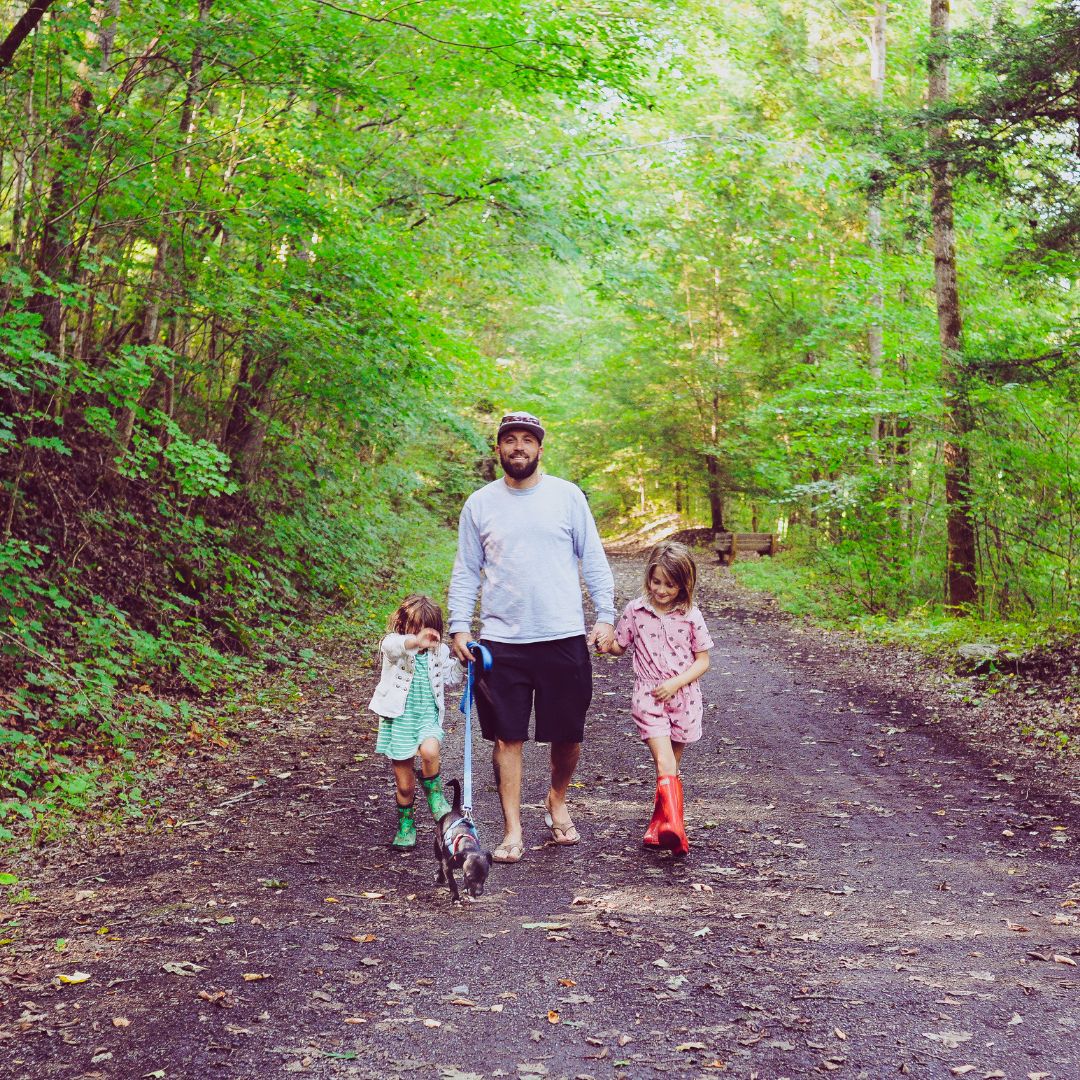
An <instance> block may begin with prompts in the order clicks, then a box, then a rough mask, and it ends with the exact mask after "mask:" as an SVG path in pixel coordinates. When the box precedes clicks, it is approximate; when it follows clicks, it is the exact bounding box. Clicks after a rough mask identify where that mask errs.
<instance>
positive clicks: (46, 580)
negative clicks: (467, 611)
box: [0, 478, 454, 848]
mask: <svg viewBox="0 0 1080 1080" xmlns="http://www.w3.org/2000/svg"><path fill="white" fill-rule="evenodd" d="M398 479H399V480H400V479H401V478H398ZM383 482H385V478H382V479H381V480H380V483H383ZM294 494H295V493H294ZM326 494H327V493H326V492H325V491H321V492H315V491H312V492H308V493H306V495H304V496H303V497H300V498H295V499H294V503H293V505H292V507H291V508H290V509H289V510H288V511H285V510H281V511H279V512H276V513H263V514H259V513H257V512H256V511H255V510H254V509H253V508H251V507H246V506H240V507H238V506H235V505H234V506H232V507H229V508H228V512H222V511H223V507H221V506H220V505H213V504H211V505H210V506H208V507H204V508H203V512H202V513H197V512H195V508H194V507H192V506H191V505H188V506H187V507H185V508H184V509H183V510H181V511H176V510H175V509H170V508H168V507H156V508H153V507H145V506H143V507H139V508H137V510H138V512H135V509H133V508H127V509H121V510H120V511H118V512H116V513H112V512H110V513H109V514H108V515H107V516H106V515H105V514H104V513H95V512H94V511H90V512H89V513H87V514H86V515H85V516H84V518H83V521H84V523H85V528H86V529H87V532H88V539H87V550H88V551H90V552H92V555H93V557H91V558H89V559H85V560H83V561H82V562H81V563H77V564H76V565H75V566H65V565H63V564H62V563H61V561H60V560H57V559H55V558H52V553H51V552H50V550H49V547H48V545H47V544H38V545H34V544H30V543H28V542H26V541H23V540H18V539H9V540H8V541H7V542H5V543H2V544H0V620H2V622H0V664H2V668H3V671H2V674H3V686H4V690H3V692H2V693H0V848H2V847H4V846H8V847H10V846H12V845H15V846H21V845H23V844H26V843H29V844H34V843H39V842H43V841H45V840H49V839H53V838H55V837H57V836H59V835H62V833H63V832H64V831H65V830H66V829H67V828H68V827H69V825H70V824H71V822H72V821H73V820H75V819H79V818H82V819H85V818H86V817H87V816H96V817H98V818H103V819H124V818H131V817H141V816H143V815H144V814H145V813H146V812H147V809H148V807H147V800H146V798H145V796H144V789H145V787H146V780H147V778H148V776H149V775H150V774H151V773H152V772H153V770H154V768H155V766H156V765H157V764H158V763H160V762H161V760H163V759H165V758H168V757H170V756H172V755H175V754H177V753H184V752H186V751H192V750H195V749H201V748H205V747H206V746H207V745H208V744H209V745H216V746H218V747H225V746H227V745H228V742H229V739H230V738H231V732H232V731H233V728H234V726H235V715H236V712H237V708H236V702H237V700H238V699H239V697H240V696H242V695H243V694H245V693H246V689H245V688H246V687H248V686H250V685H251V684H252V681H253V680H254V679H255V678H256V677H257V676H259V677H261V676H270V677H272V678H273V679H275V680H276V681H277V682H278V683H279V684H281V685H282V686H284V685H287V684H288V683H289V682H290V681H303V680H307V679H311V678H314V677H317V674H318V670H319V667H320V663H321V660H320V654H321V653H323V652H324V651H325V650H326V649H328V648H330V646H331V645H332V643H333V642H334V641H335V640H338V641H350V642H353V643H355V644H356V645H357V646H358V647H359V646H362V645H368V644H372V643H377V641H378V637H379V635H380V634H381V632H382V629H383V627H384V626H385V624H386V620H387V618H388V617H389V614H390V612H391V611H392V609H393V607H394V606H395V604H396V597H397V596H398V595H399V594H400V593H401V592H404V591H430V592H432V593H433V595H435V596H437V597H439V598H440V599H441V598H442V595H443V594H444V593H445V583H446V581H447V579H448V577H449V568H450V563H451V561H452V559H453V548H454V534H453V532H452V530H451V529H450V528H448V526H447V524H446V515H445V513H439V512H438V510H439V509H440V508H432V507H430V506H428V505H426V504H425V503H424V502H423V501H419V500H417V499H410V498H408V494H409V493H408V491H405V492H403V495H404V496H405V497H403V498H400V499H394V500H387V499H386V497H385V489H380V488H379V485H378V484H375V483H373V484H372V497H371V498H364V497H363V494H362V493H360V494H357V493H356V492H355V491H354V492H353V493H352V494H353V498H352V500H351V501H350V502H346V501H345V500H344V499H342V498H341V497H340V494H339V493H333V494H334V496H335V497H334V498H332V499H327V498H326ZM380 494H381V498H380V497H378V496H379V495H380ZM312 627H315V629H314V630H312Z"/></svg>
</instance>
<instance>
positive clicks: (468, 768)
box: [460, 641, 491, 821]
mask: <svg viewBox="0 0 1080 1080" xmlns="http://www.w3.org/2000/svg"><path fill="white" fill-rule="evenodd" d="M465 648H466V649H468V650H469V655H470V656H471V657H473V659H472V660H470V661H469V668H468V673H467V674H466V676H465V692H464V693H463V694H462V695H461V706H460V708H461V711H462V712H463V713H464V714H465V754H464V758H465V760H464V762H463V764H462V769H461V774H462V775H461V781H462V783H461V786H462V792H461V809H462V810H463V811H464V813H465V817H466V818H468V819H469V820H470V821H471V820H472V704H473V683H474V682H475V680H476V664H477V663H479V664H480V665H481V667H482V668H483V669H484V671H490V670H491V652H490V650H489V649H488V648H487V647H486V646H484V645H481V644H480V642H478V641H470V642H469V644H468V645H466V646H465Z"/></svg>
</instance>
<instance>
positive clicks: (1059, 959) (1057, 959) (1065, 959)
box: [1039, 953, 1076, 1076]
mask: <svg viewBox="0 0 1080 1080" xmlns="http://www.w3.org/2000/svg"><path fill="white" fill-rule="evenodd" d="M1054 963H1055V964H1068V965H1069V967H1076V961H1075V960H1074V959H1073V958H1072V957H1071V956H1062V955H1061V953H1054ZM1039 1075H1040V1076H1049V1075H1050V1074H1049V1073H1040V1074H1039Z"/></svg>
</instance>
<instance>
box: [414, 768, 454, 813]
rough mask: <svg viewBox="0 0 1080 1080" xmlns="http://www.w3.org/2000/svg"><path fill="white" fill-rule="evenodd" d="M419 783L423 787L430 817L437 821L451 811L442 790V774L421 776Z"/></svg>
mask: <svg viewBox="0 0 1080 1080" xmlns="http://www.w3.org/2000/svg"><path fill="white" fill-rule="evenodd" d="M420 783H421V784H423V785H424V798H426V799H427V804H428V809H429V810H430V811H431V816H432V817H433V818H434V819H435V820H436V821H438V820H439V818H441V817H442V816H443V815H444V814H449V813H450V811H451V810H452V809H453V807H451V805H450V804H449V803H448V802H447V801H446V797H445V796H444V795H443V790H442V774H441V773H436V774H435V775H434V776H421V777H420Z"/></svg>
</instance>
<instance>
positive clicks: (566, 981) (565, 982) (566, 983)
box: [559, 979, 577, 986]
mask: <svg viewBox="0 0 1080 1080" xmlns="http://www.w3.org/2000/svg"><path fill="white" fill-rule="evenodd" d="M559 985H560V986H577V983H576V982H574V980H573V979H560V980H559Z"/></svg>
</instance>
